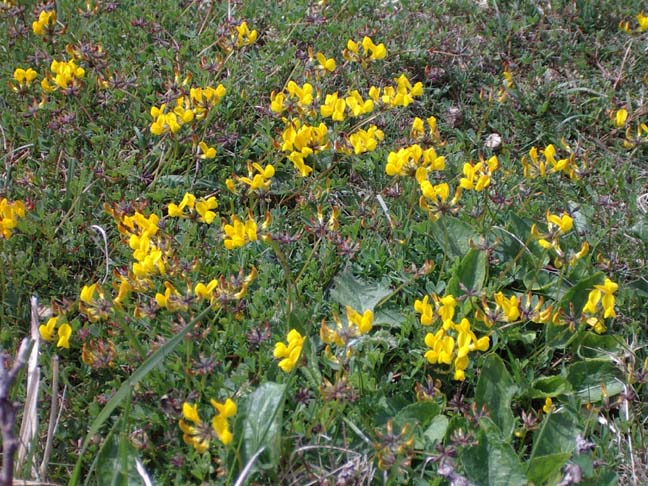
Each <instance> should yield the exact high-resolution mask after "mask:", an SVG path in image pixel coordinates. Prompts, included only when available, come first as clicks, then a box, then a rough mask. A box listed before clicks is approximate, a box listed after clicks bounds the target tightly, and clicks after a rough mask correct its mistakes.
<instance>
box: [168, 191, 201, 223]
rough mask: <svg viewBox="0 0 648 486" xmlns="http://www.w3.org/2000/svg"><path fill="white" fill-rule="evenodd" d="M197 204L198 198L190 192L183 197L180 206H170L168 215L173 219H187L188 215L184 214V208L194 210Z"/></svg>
mask: <svg viewBox="0 0 648 486" xmlns="http://www.w3.org/2000/svg"><path fill="white" fill-rule="evenodd" d="M195 204H196V196H194V195H193V194H191V193H190V192H186V193H185V195H184V196H183V197H182V201H180V204H179V205H176V204H174V203H171V204H169V207H168V208H167V214H168V215H169V217H172V218H186V217H187V215H186V214H185V213H184V208H189V209H193V208H194V207H195Z"/></svg>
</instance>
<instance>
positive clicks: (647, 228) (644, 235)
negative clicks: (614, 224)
mask: <svg viewBox="0 0 648 486" xmlns="http://www.w3.org/2000/svg"><path fill="white" fill-rule="evenodd" d="M630 234H632V235H633V236H636V237H637V238H639V239H640V240H641V241H643V242H644V243H646V244H648V220H646V219H642V220H641V221H639V222H637V223H636V224H635V225H634V226H632V228H630Z"/></svg>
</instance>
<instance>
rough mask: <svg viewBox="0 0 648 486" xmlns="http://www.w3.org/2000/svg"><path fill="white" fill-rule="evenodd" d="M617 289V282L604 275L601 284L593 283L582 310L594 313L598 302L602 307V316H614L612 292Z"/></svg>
mask: <svg viewBox="0 0 648 486" xmlns="http://www.w3.org/2000/svg"><path fill="white" fill-rule="evenodd" d="M618 289H619V285H618V284H616V283H614V282H613V281H612V280H610V279H609V278H607V277H605V281H604V283H603V285H595V286H594V289H593V290H592V291H590V293H589V295H588V297H587V303H586V304H585V306H583V312H584V313H587V314H595V313H596V311H597V309H598V305H599V302H600V303H601V306H602V307H603V318H606V319H607V318H608V317H616V312H615V311H614V303H615V298H614V293H615V292H616V291H617V290H618Z"/></svg>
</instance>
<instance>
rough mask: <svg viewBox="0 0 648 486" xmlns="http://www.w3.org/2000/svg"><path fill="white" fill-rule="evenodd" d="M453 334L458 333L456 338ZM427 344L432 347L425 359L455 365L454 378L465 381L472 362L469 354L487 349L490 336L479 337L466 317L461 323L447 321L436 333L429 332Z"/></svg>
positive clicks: (435, 362) (426, 336)
mask: <svg viewBox="0 0 648 486" xmlns="http://www.w3.org/2000/svg"><path fill="white" fill-rule="evenodd" d="M452 331H454V332H452ZM453 334H454V335H456V339H455V337H453ZM425 345H426V346H427V347H428V348H430V349H429V350H428V351H426V353H425V359H427V360H428V362H429V363H431V364H447V365H453V366H454V379H455V380H458V381H463V380H464V379H465V378H466V369H467V368H468V365H469V364H470V360H469V358H468V354H469V353H471V352H473V351H487V350H488V348H489V347H490V338H489V337H488V336H482V337H480V338H479V339H478V338H477V336H476V335H475V333H474V332H473V331H472V329H471V327H470V322H469V321H468V319H466V318H464V319H462V320H461V321H460V322H459V324H455V323H454V322H452V321H445V322H444V323H443V326H442V327H440V328H439V329H438V330H437V331H436V332H435V333H431V332H429V333H427V334H426V335H425Z"/></svg>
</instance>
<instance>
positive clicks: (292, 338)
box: [273, 329, 306, 373]
mask: <svg viewBox="0 0 648 486" xmlns="http://www.w3.org/2000/svg"><path fill="white" fill-rule="evenodd" d="M305 340H306V338H304V337H303V336H302V335H301V334H299V331H297V330H296V329H291V330H290V332H289V333H288V336H287V343H288V344H285V343H283V342H281V341H280V342H278V343H276V344H275V347H274V352H273V356H274V357H275V358H276V359H279V360H280V361H279V368H281V369H282V370H283V371H285V372H286V373H288V372H290V371H292V369H293V368H294V367H295V365H296V364H297V361H298V360H299V357H300V356H301V352H302V348H303V346H304V341H305Z"/></svg>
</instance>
